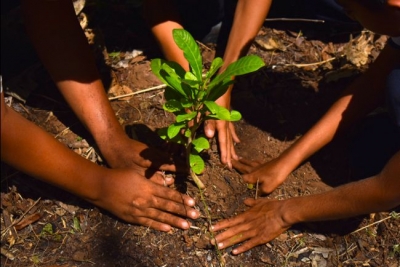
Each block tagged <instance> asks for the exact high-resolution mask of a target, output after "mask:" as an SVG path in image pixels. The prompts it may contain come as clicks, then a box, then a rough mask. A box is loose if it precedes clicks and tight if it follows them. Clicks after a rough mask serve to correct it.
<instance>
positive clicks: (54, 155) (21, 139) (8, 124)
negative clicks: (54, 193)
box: [1, 102, 108, 202]
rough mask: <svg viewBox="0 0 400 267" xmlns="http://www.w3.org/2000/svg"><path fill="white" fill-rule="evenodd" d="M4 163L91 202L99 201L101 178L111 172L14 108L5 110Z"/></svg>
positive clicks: (2, 137) (3, 128)
mask: <svg viewBox="0 0 400 267" xmlns="http://www.w3.org/2000/svg"><path fill="white" fill-rule="evenodd" d="M3 105H4V102H3ZM27 134H29V136H30V137H28V136H27ZM1 160H2V161H4V162H6V163H7V164H9V165H11V166H13V167H15V168H16V169H18V170H20V171H22V172H24V173H27V174H29V175H31V176H33V177H36V178H38V179H40V180H42V181H44V182H47V183H50V184H53V185H55V186H57V187H60V188H62V189H64V190H67V191H69V192H71V193H74V194H76V195H78V196H80V197H82V198H84V199H86V200H88V201H91V202H93V201H95V200H96V199H97V198H98V193H99V192H100V189H101V188H100V187H99V186H100V184H101V183H100V181H101V180H100V179H101V177H104V175H105V174H106V173H107V171H108V170H107V169H105V168H102V167H100V166H98V165H96V164H94V163H92V162H90V161H88V160H85V159H84V158H82V157H80V156H79V155H77V154H75V153H74V152H72V151H70V150H69V149H67V148H66V147H65V146H64V145H62V144H61V143H59V142H58V141H57V140H56V139H54V138H53V137H52V136H51V135H49V134H48V133H46V132H45V131H44V130H42V129H41V128H39V127H38V126H36V125H34V124H33V123H31V122H29V121H27V120H26V119H24V118H23V117H22V116H20V115H19V114H17V113H16V112H15V111H13V110H11V109H10V108H7V110H2V121H1Z"/></svg>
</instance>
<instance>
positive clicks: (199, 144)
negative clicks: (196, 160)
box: [192, 136, 210, 152]
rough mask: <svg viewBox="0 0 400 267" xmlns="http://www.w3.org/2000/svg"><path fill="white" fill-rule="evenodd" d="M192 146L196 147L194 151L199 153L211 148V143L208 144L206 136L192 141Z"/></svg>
mask: <svg viewBox="0 0 400 267" xmlns="http://www.w3.org/2000/svg"><path fill="white" fill-rule="evenodd" d="M192 144H193V146H194V149H195V150H196V151H197V152H201V151H203V150H204V149H209V148H210V143H209V142H208V140H207V138H205V137H204V136H199V137H198V138H196V139H194V140H193V141H192Z"/></svg>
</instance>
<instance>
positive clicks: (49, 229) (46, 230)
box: [40, 223, 54, 236]
mask: <svg viewBox="0 0 400 267" xmlns="http://www.w3.org/2000/svg"><path fill="white" fill-rule="evenodd" d="M52 234H54V231H53V225H52V224H51V223H46V224H45V225H44V226H43V229H42V231H41V232H40V236H47V235H52Z"/></svg>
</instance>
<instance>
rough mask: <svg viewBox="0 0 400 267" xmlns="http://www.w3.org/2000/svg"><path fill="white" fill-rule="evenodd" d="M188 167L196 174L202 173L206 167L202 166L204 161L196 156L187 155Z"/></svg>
mask: <svg viewBox="0 0 400 267" xmlns="http://www.w3.org/2000/svg"><path fill="white" fill-rule="evenodd" d="M189 165H190V168H191V169H192V170H193V171H194V173H196V174H200V173H202V172H203V170H204V168H205V167H206V166H205V164H204V160H203V159H202V158H201V157H200V156H199V155H198V154H190V155H189Z"/></svg>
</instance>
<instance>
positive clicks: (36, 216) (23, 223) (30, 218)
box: [14, 213, 41, 230]
mask: <svg viewBox="0 0 400 267" xmlns="http://www.w3.org/2000/svg"><path fill="white" fill-rule="evenodd" d="M40 217H41V216H40V214H39V213H34V214H31V215H28V216H26V217H25V218H24V219H22V220H21V221H20V222H19V223H17V224H16V225H15V226H14V227H15V229H16V230H21V229H23V228H25V227H26V226H28V225H30V224H32V223H34V222H36V221H38V220H39V219H40Z"/></svg>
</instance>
